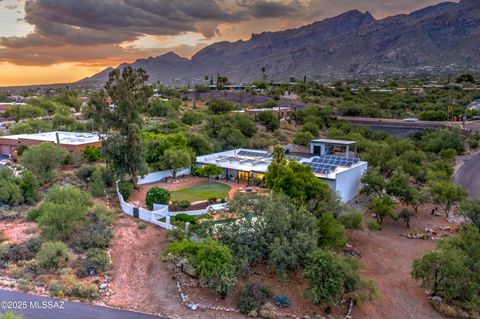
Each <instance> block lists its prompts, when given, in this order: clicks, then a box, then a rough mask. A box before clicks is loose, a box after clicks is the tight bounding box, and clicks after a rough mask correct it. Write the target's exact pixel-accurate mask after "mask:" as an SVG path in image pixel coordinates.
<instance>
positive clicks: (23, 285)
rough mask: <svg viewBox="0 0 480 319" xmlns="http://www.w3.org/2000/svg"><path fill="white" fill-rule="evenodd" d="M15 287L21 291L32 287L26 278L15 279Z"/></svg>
mask: <svg viewBox="0 0 480 319" xmlns="http://www.w3.org/2000/svg"><path fill="white" fill-rule="evenodd" d="M17 287H18V289H20V291H21V292H29V291H30V290H31V289H32V283H31V282H30V281H29V280H27V279H23V278H20V279H18V280H17Z"/></svg>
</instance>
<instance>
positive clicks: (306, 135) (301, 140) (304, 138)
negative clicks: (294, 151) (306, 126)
mask: <svg viewBox="0 0 480 319" xmlns="http://www.w3.org/2000/svg"><path fill="white" fill-rule="evenodd" d="M314 138H315V136H313V135H312V133H310V132H307V131H298V132H297V133H295V138H294V140H293V142H294V143H295V144H297V145H301V146H307V145H308V144H310V142H311V141H312V140H313V139H314Z"/></svg>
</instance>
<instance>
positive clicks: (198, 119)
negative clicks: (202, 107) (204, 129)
mask: <svg viewBox="0 0 480 319" xmlns="http://www.w3.org/2000/svg"><path fill="white" fill-rule="evenodd" d="M202 121H203V114H202V113H200V112H193V111H187V112H185V113H184V114H183V117H182V122H183V123H185V124H187V125H195V124H201V123H202Z"/></svg>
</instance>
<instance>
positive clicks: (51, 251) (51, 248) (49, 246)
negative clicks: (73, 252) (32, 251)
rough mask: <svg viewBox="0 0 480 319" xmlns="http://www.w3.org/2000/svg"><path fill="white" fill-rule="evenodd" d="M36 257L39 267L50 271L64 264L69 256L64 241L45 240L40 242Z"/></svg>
mask: <svg viewBox="0 0 480 319" xmlns="http://www.w3.org/2000/svg"><path fill="white" fill-rule="evenodd" d="M36 259H37V261H38V265H39V266H40V267H42V268H44V269H45V270H48V271H50V270H56V269H58V268H60V267H63V266H65V265H66V264H67V261H68V260H69V259H70V256H69V254H68V248H67V246H65V244H64V243H62V242H59V241H56V242H52V241H47V242H45V243H43V244H42V247H41V248H40V251H39V252H38V253H37V257H36Z"/></svg>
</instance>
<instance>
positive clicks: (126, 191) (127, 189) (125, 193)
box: [118, 181, 133, 200]
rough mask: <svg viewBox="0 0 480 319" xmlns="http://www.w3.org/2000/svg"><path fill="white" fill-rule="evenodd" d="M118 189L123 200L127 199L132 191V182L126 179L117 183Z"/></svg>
mask: <svg viewBox="0 0 480 319" xmlns="http://www.w3.org/2000/svg"><path fill="white" fill-rule="evenodd" d="M118 191H119V192H120V194H122V197H123V200H127V199H128V198H129V197H130V195H132V193H133V184H132V183H130V182H126V181H121V182H119V183H118Z"/></svg>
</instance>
